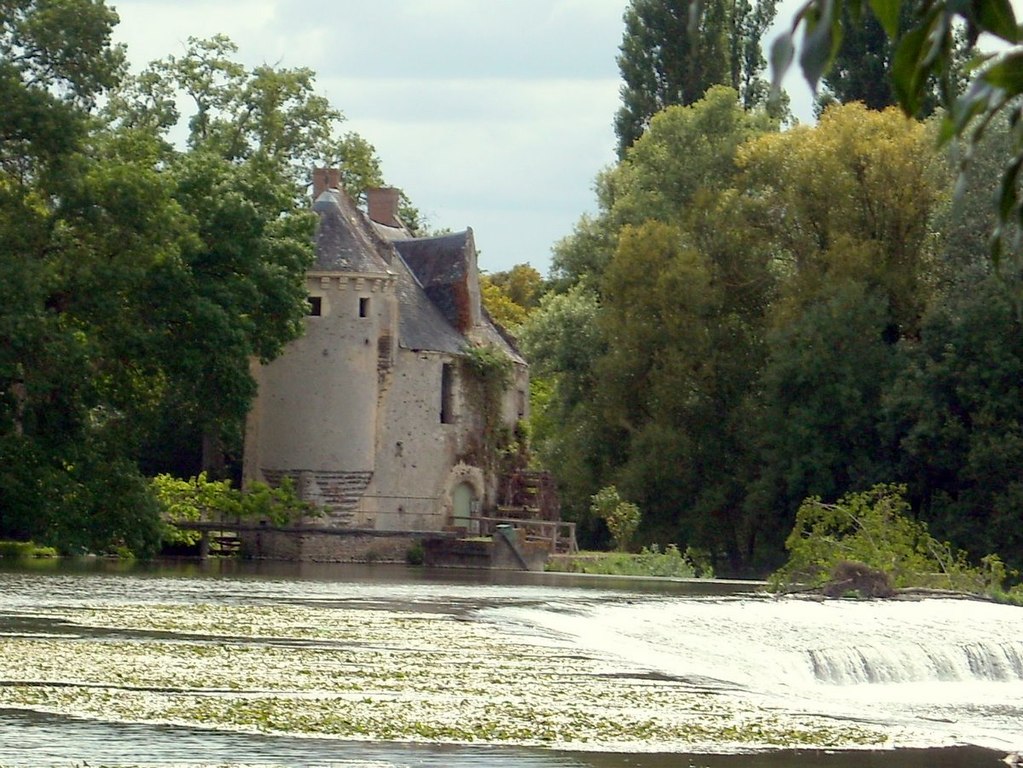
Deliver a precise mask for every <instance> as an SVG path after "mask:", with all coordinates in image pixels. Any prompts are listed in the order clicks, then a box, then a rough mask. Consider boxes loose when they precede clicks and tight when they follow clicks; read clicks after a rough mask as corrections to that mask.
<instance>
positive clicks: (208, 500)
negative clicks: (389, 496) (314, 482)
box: [151, 472, 317, 546]
mask: <svg viewBox="0 0 1023 768" xmlns="http://www.w3.org/2000/svg"><path fill="white" fill-rule="evenodd" d="M151 486H152V489H153V492H154V494H155V495H156V498H157V500H158V501H159V503H160V506H161V510H162V515H161V516H162V518H163V520H164V523H165V524H164V530H163V540H164V542H166V543H171V544H184V545H186V546H192V545H194V544H196V543H197V542H198V541H199V539H200V538H201V536H202V534H201V533H200V532H199V531H189V530H182V529H180V528H178V527H177V526H175V525H172V523H175V522H200V521H207V522H220V521H225V520H241V519H243V518H246V519H253V520H267V521H269V522H270V523H271V524H272V525H275V526H284V525H288V524H289V523H292V522H294V521H296V520H297V519H299V518H301V517H303V516H309V515H315V514H317V509H316V507H315V506H314V505H312V504H310V503H308V502H306V501H302V500H301V499H300V498H299V497H298V493H297V492H296V490H295V484H294V483H293V482H292V480H291V478H289V477H285V478H283V479H282V480H281V484H280V485H279V486H278V487H276V488H273V487H271V486H269V485H267V484H266V483H259V482H254V483H252V484H251V485H250V486H249V488H248V489H247V490H246V491H244V492H243V491H240V490H238V489H237V488H232V487H231V482H230V481H229V480H208V479H207V477H206V473H205V472H202V473H200V474H199V476H198V477H191V478H188V479H187V480H182V479H179V478H175V477H171V476H170V475H157V476H156V477H154V478H153V479H152V481H151Z"/></svg>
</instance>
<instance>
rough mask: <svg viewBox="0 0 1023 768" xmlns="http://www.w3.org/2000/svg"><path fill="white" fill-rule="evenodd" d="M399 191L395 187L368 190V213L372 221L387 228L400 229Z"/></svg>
mask: <svg viewBox="0 0 1023 768" xmlns="http://www.w3.org/2000/svg"><path fill="white" fill-rule="evenodd" d="M399 195H400V192H399V190H397V189H395V188H394V187H381V188H378V189H367V190H366V213H367V214H368V215H369V217H370V219H372V220H373V221H375V222H376V223H377V224H383V225H384V226H385V227H400V226H401V222H400V221H398V196H399Z"/></svg>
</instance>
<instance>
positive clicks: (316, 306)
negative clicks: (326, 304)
mask: <svg viewBox="0 0 1023 768" xmlns="http://www.w3.org/2000/svg"><path fill="white" fill-rule="evenodd" d="M308 300H309V314H310V315H312V316H313V317H319V316H320V315H322V314H323V299H322V298H321V297H319V296H310V297H309V299H308Z"/></svg>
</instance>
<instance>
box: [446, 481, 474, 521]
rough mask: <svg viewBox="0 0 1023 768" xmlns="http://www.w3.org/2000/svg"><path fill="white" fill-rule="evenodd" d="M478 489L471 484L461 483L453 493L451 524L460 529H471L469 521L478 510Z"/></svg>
mask: <svg viewBox="0 0 1023 768" xmlns="http://www.w3.org/2000/svg"><path fill="white" fill-rule="evenodd" d="M476 502H477V499H476V489H475V488H473V487H472V486H471V485H470V484H469V483H459V484H458V485H456V486H455V487H454V490H452V491H451V518H452V519H451V523H452V525H455V526H457V527H459V528H465V529H467V530H468V528H469V520H470V518H471V517H472V513H473V512H474V511H475V509H476Z"/></svg>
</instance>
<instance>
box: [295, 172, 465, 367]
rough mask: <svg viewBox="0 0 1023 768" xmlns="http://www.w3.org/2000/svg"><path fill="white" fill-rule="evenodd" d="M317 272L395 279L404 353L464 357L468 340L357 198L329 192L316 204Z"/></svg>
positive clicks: (335, 191)
mask: <svg viewBox="0 0 1023 768" xmlns="http://www.w3.org/2000/svg"><path fill="white" fill-rule="evenodd" d="M313 210H314V211H315V212H316V213H317V214H319V217H320V221H319V224H318V225H317V228H316V259H315V261H314V263H313V271H316V272H364V273H370V274H392V275H395V277H396V286H395V291H396V293H397V296H398V303H399V310H398V344H399V345H400V346H401V347H403V348H405V349H412V350H424V351H433V352H447V353H449V354H453V355H457V354H461V353H462V350H463V349H464V348H465V345H466V339H465V337H464V336H462V334H461V333H459V332H458V331H457V330H455V329H454V328H453V327H451V324H450V323H449V322H448V321H447V318H445V317H444V315H443V314H442V313H441V311H440V310H439V309H438V308H437V307H436V306H435V305H434V304H433V302H432V301H430V298H429V297H428V296H427V295H426V292H425V291H424V290H423V286H422V285H421V284H420V282H419V280H418V279H417V278H416V276H415V275H414V274H413V273H412V271H411V270H410V269H409V267H408V265H407V264H405V262H404V261H403V260H402V259H401V257H400V256H399V255H398V254H397V253H396V252H395V251H394V248H393V247H392V245H391V244H390V243H388V242H387V241H386V240H384V239H383V238H382V237H381V236H380V235H379V234H378V233H377V231H376V230H375V229H374V228H373V227H372V226H371V224H370V222H369V221H368V219H367V218H366V217H365V216H364V215H363V213H362V211H360V210H359V209H358V208H357V207H356V205H355V203H354V202H353V201H352V199H351V198H350V197H349V196H348V195H347V194H345V193H344V192H341V191H339V190H336V189H328V190H326V191H325V192H324V193H323V194H321V195H320V196H319V197H318V198H317V199H316V202H315V203H314V204H313Z"/></svg>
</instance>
